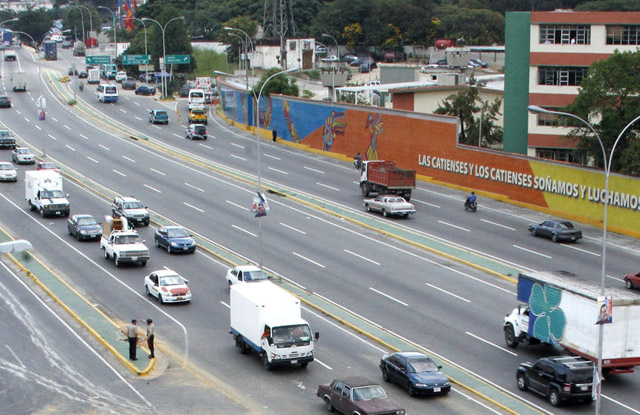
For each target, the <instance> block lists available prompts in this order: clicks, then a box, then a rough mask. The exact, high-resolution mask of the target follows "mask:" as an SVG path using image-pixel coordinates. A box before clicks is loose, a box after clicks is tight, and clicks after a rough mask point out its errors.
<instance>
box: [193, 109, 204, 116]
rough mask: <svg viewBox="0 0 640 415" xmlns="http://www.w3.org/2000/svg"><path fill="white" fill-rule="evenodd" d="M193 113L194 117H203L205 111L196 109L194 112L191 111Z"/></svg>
mask: <svg viewBox="0 0 640 415" xmlns="http://www.w3.org/2000/svg"><path fill="white" fill-rule="evenodd" d="M191 113H192V114H194V115H202V114H204V111H203V110H199V109H194V110H191Z"/></svg>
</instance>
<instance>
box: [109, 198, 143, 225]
mask: <svg viewBox="0 0 640 415" xmlns="http://www.w3.org/2000/svg"><path fill="white" fill-rule="evenodd" d="M111 216H113V217H114V218H115V217H120V216H124V217H125V218H127V221H128V222H129V223H130V224H136V225H137V224H141V225H144V226H149V211H148V210H147V208H146V207H145V205H144V204H143V203H142V202H141V201H139V200H138V199H136V198H135V197H130V196H116V197H115V198H114V199H113V202H111Z"/></svg>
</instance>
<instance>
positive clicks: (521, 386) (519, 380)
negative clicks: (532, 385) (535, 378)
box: [517, 373, 529, 391]
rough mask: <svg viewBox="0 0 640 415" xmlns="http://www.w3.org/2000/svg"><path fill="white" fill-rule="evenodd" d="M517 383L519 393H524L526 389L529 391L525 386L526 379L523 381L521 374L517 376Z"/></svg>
mask: <svg viewBox="0 0 640 415" xmlns="http://www.w3.org/2000/svg"><path fill="white" fill-rule="evenodd" d="M517 383H518V389H520V390H521V391H526V390H527V389H529V386H528V385H527V379H525V377H524V375H523V374H522V373H519V374H518V379H517Z"/></svg>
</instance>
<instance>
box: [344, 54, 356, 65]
mask: <svg viewBox="0 0 640 415" xmlns="http://www.w3.org/2000/svg"><path fill="white" fill-rule="evenodd" d="M357 59H358V57H357V56H356V55H344V56H343V57H342V60H343V61H344V62H347V63H348V64H351V62H353V61H355V60H357Z"/></svg>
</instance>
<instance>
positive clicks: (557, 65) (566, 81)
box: [504, 10, 640, 161]
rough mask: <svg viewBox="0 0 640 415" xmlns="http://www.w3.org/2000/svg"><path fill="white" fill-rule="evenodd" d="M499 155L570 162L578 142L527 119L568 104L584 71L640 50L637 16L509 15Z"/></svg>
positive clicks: (548, 122) (541, 120) (546, 121)
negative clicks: (611, 57) (501, 152)
mask: <svg viewBox="0 0 640 415" xmlns="http://www.w3.org/2000/svg"><path fill="white" fill-rule="evenodd" d="M505 42H506V45H505V46H506V64H505V105H504V107H505V114H504V119H505V124H504V150H506V151H512V152H516V153H521V154H527V155H529V156H535V157H543V158H549V159H554V160H562V161H573V160H572V152H573V149H575V148H576V146H577V145H578V141H577V140H572V139H568V138H566V135H567V134H568V133H569V131H570V129H569V128H559V127H553V126H552V124H553V116H550V115H545V114H537V115H533V114H529V113H528V111H527V107H528V106H529V105H537V106H540V107H543V108H547V109H551V110H557V109H559V108H561V107H563V106H565V105H567V104H569V103H571V102H572V101H573V100H574V99H575V97H576V96H577V95H578V89H579V85H580V83H581V82H582V79H583V78H584V77H585V76H586V75H587V69H588V68H589V66H590V65H591V64H592V63H593V62H595V61H598V60H602V59H606V58H607V57H608V56H609V55H611V54H613V52H614V51H615V50H616V49H617V50H619V51H621V52H624V51H635V50H636V49H637V47H638V46H639V45H640V12H574V11H571V10H557V11H553V12H509V13H507V15H506V28H505Z"/></svg>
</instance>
